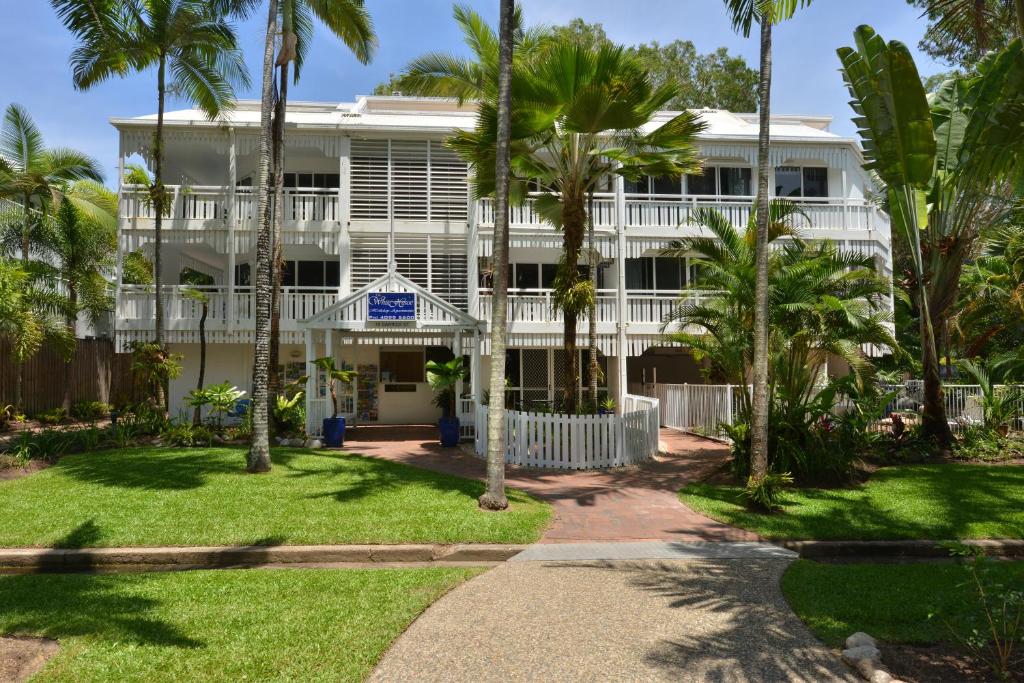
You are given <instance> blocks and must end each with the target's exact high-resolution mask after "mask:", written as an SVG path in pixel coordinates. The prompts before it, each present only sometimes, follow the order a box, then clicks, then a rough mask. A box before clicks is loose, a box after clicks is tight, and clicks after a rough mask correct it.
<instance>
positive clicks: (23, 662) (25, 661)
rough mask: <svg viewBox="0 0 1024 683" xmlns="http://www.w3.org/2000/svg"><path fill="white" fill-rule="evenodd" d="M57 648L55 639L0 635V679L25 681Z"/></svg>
mask: <svg viewBox="0 0 1024 683" xmlns="http://www.w3.org/2000/svg"><path fill="white" fill-rule="evenodd" d="M59 649H60V646H59V645H58V644H57V641H55V640H50V639H49V638H20V637H9V636H3V637H0V681H4V683H6V682H7V681H10V682H11V683H21V681H27V680H28V679H29V678H31V677H32V676H33V675H34V674H36V673H38V672H39V670H40V669H42V668H43V667H44V666H45V665H46V662H47V661H49V659H50V658H51V657H53V656H54V655H55V654H57V650H59Z"/></svg>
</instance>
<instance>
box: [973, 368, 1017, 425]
mask: <svg viewBox="0 0 1024 683" xmlns="http://www.w3.org/2000/svg"><path fill="white" fill-rule="evenodd" d="M959 366H960V371H961V372H962V373H964V375H966V376H967V377H968V378H970V380H971V382H972V383H973V384H977V385H978V388H979V389H980V390H981V395H980V396H979V397H978V398H979V403H980V406H981V414H982V423H983V424H984V427H985V428H986V429H990V430H995V431H1002V430H1005V429H1008V428H1009V427H1010V426H1011V425H1012V424H1013V422H1014V420H1015V419H1017V418H1019V417H1020V413H1021V402H1022V401H1024V393H1022V392H1021V389H1020V387H1018V386H1008V385H1006V384H1003V383H1002V382H1003V379H1004V378H1003V376H1002V373H1000V372H999V370H998V369H996V368H993V367H986V366H985V364H983V363H976V362H974V361H973V360H968V359H963V360H961V361H960V363H959Z"/></svg>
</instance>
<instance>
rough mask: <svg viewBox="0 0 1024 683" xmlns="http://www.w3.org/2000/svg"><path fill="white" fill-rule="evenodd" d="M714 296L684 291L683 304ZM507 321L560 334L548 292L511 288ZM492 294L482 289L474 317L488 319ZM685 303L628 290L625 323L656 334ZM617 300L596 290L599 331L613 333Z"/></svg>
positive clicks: (658, 293)
mask: <svg viewBox="0 0 1024 683" xmlns="http://www.w3.org/2000/svg"><path fill="white" fill-rule="evenodd" d="M713 296H715V292H710V291H708V292H705V291H697V290H694V291H687V292H686V293H685V297H686V299H685V301H686V302H691V303H699V302H700V301H702V300H704V299H707V298H710V297H713ZM508 297H509V299H508V320H509V322H510V323H511V324H512V325H513V329H516V328H519V329H531V330H535V331H540V330H541V329H543V330H547V329H550V330H551V331H561V329H562V327H561V326H562V323H563V320H564V318H563V316H562V311H561V310H560V309H558V308H556V307H555V306H554V303H553V301H552V297H553V293H552V291H551V290H550V289H510V290H509V293H508ZM493 299H494V296H493V292H492V290H490V289H481V290H480V297H479V301H480V303H479V306H478V313H477V317H478V318H480V319H481V320H490V319H491V317H492V313H493ZM681 303H684V300H683V299H681V298H680V294H679V293H678V292H665V291H641V290H629V291H627V292H626V320H625V322H627V323H629V324H630V325H631V326H634V330H635V331H642V332H651V333H653V332H658V331H660V327H661V324H662V323H663V322H664V321H665V320H667V319H668V318H669V316H670V315H671V313H672V311H673V310H675V309H676V307H678V306H679V305H680V304H681ZM618 319H619V316H618V298H617V296H616V291H615V290H614V289H599V290H598V291H597V321H598V326H599V327H603V328H604V329H603V330H602V332H604V333H608V332H611V331H614V325H615V324H616V323H617V322H618ZM586 326H587V322H586V317H583V318H581V321H580V329H581V330H585V329H586Z"/></svg>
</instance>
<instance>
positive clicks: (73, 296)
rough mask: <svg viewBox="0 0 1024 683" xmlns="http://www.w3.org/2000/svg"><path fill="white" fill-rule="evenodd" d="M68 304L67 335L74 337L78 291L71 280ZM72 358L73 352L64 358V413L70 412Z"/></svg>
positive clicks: (62, 404)
mask: <svg viewBox="0 0 1024 683" xmlns="http://www.w3.org/2000/svg"><path fill="white" fill-rule="evenodd" d="M68 304H69V309H70V310H69V313H68V319H67V326H68V335H69V336H70V337H71V339H74V338H75V336H76V335H75V332H76V330H75V323H76V322H77V321H78V315H77V311H78V291H77V290H76V289H75V285H74V283H72V282H69V283H68ZM74 359H75V357H74V354H72V355H71V357H70V358H65V359H64V400H63V401H62V402H61V408H63V409H64V414H65V415H70V414H71V364H72V363H73V362H74Z"/></svg>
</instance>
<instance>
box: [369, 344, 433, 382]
mask: <svg viewBox="0 0 1024 683" xmlns="http://www.w3.org/2000/svg"><path fill="white" fill-rule="evenodd" d="M423 366H424V362H423V351H422V350H416V351H383V350H382V351H381V352H380V375H381V381H382V382H423V381H425V375H424V369H423Z"/></svg>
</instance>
